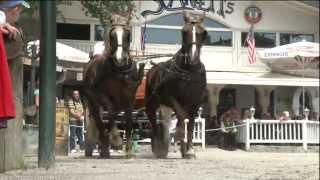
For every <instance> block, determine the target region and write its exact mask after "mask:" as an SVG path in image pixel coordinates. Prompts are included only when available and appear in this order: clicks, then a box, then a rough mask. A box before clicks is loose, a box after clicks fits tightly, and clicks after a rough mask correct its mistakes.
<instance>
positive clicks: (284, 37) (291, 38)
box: [280, 33, 314, 45]
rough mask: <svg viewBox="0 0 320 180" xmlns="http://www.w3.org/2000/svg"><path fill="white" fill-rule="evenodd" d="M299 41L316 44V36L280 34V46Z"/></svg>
mask: <svg viewBox="0 0 320 180" xmlns="http://www.w3.org/2000/svg"><path fill="white" fill-rule="evenodd" d="M299 41H308V42H314V35H313V34H303V33H300V34H298V33H280V45H285V44H290V43H294V42H299Z"/></svg>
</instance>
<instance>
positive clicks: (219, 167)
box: [0, 145, 319, 180]
mask: <svg viewBox="0 0 320 180" xmlns="http://www.w3.org/2000/svg"><path fill="white" fill-rule="evenodd" d="M26 163H27V166H28V168H27V169H25V170H14V171H8V172H5V173H3V174H0V180H7V179H8V180H47V179H48V180H51V179H52V180H78V179H79V180H96V179H97V180H99V179H101V180H102V179H108V180H215V179H217V180H223V179H236V180H250V179H254V180H260V179H261V180H262V179H273V180H275V179H279V180H280V179H281V180H283V179H288V180H289V179H290V180H291V179H296V180H301V179H302V180H318V179H319V153H318V152H317V153H314V152H308V153H304V152H302V153H301V152H298V153H297V152H294V153H292V152H247V151H243V150H240V149H237V150H236V151H225V150H222V149H219V148H216V147H210V148H206V149H205V150H202V149H197V157H196V159H181V155H180V153H179V152H176V153H175V152H170V153H169V155H168V158H167V159H155V158H153V155H152V153H151V150H150V146H147V145H144V146H142V147H141V150H140V152H138V153H137V157H136V158H135V159H125V158H124V155H123V154H122V153H118V152H114V153H112V158H111V159H99V158H98V157H97V155H95V156H94V157H93V158H91V159H88V158H85V157H84V156H83V153H76V154H72V155H70V156H68V157H63V156H58V157H56V161H55V166H54V167H53V168H50V169H48V170H46V169H43V168H35V167H36V163H37V161H36V159H35V158H28V159H26Z"/></svg>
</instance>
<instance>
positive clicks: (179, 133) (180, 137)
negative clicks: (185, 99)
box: [171, 98, 190, 158]
mask: <svg viewBox="0 0 320 180" xmlns="http://www.w3.org/2000/svg"><path fill="white" fill-rule="evenodd" d="M171 103H172V106H173V109H174V110H175V112H176V114H177V118H178V123H177V127H176V134H175V138H176V140H177V141H180V151H181V155H182V157H183V158H185V155H186V152H187V144H186V142H184V127H185V123H184V120H185V119H190V117H189V116H188V113H186V111H185V110H184V109H183V107H182V106H181V105H180V104H179V103H178V102H177V101H176V100H175V99H174V98H171Z"/></svg>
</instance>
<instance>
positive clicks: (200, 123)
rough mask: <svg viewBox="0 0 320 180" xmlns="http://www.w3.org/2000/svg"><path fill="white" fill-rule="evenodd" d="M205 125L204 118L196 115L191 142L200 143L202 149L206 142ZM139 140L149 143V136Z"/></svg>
mask: <svg viewBox="0 0 320 180" xmlns="http://www.w3.org/2000/svg"><path fill="white" fill-rule="evenodd" d="M143 122H144V121H143ZM205 126H206V124H205V119H204V118H199V117H198V118H196V119H195V123H194V130H193V136H192V142H193V144H200V145H201V147H202V149H205V144H206V141H205V140H206V133H205ZM140 127H141V126H140ZM139 142H144V143H145V142H148V143H150V139H149V138H148V139H143V140H140V141H139Z"/></svg>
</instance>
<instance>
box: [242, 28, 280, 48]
mask: <svg viewBox="0 0 320 180" xmlns="http://www.w3.org/2000/svg"><path fill="white" fill-rule="evenodd" d="M247 34H248V33H247V32H242V33H241V46H242V47H247V43H246V42H245V41H246V38H247ZM254 39H255V43H256V47H258V48H271V47H275V46H276V33H263V32H255V33H254Z"/></svg>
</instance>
